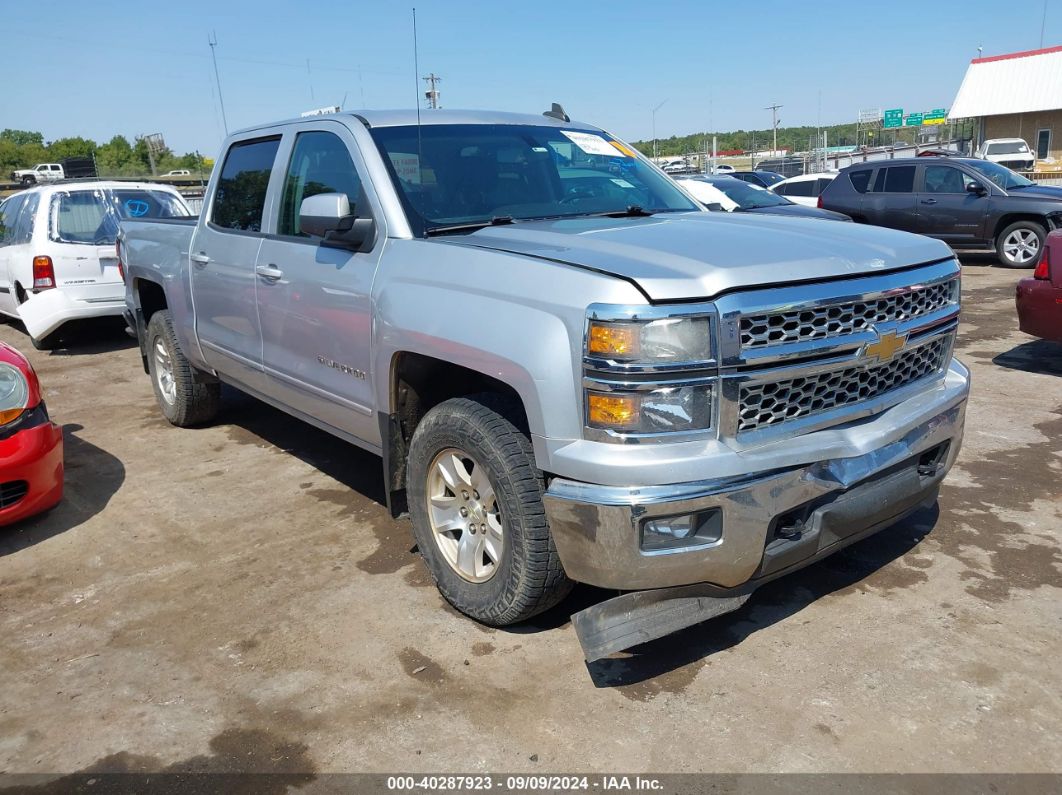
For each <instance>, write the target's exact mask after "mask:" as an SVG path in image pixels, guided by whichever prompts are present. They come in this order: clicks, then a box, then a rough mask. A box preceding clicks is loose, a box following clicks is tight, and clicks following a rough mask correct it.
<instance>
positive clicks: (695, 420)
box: [586, 384, 712, 434]
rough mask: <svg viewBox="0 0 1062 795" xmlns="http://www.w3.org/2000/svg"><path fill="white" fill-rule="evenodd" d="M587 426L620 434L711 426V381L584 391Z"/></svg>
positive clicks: (698, 428)
mask: <svg viewBox="0 0 1062 795" xmlns="http://www.w3.org/2000/svg"><path fill="white" fill-rule="evenodd" d="M586 409H587V418H586V420H587V425H588V426H589V427H591V428H597V429H599V430H603V431H614V432H616V433H622V434H642V433H680V432H687V433H688V432H690V431H703V430H707V429H709V428H711V427H712V387H711V385H710V384H688V385H682V386H656V387H653V388H650V389H642V390H638V391H633V390H632V391H620V390H616V389H615V388H614V389H612V390H610V391H600V390H595V389H592V388H588V389H587V390H586Z"/></svg>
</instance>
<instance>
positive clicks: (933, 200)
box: [922, 199, 937, 204]
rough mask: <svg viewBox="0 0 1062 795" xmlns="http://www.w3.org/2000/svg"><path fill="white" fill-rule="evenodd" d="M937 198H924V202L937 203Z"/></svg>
mask: <svg viewBox="0 0 1062 795" xmlns="http://www.w3.org/2000/svg"><path fill="white" fill-rule="evenodd" d="M936 203H937V200H936V199H922V204H936Z"/></svg>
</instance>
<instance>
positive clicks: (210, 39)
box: [207, 33, 310, 137]
mask: <svg viewBox="0 0 1062 795" xmlns="http://www.w3.org/2000/svg"><path fill="white" fill-rule="evenodd" d="M207 43H208V44H209V45H210V57H211V58H213V59H214V80H215V81H216V82H217V84H218V103H219V104H220V105H221V123H222V124H223V125H225V136H226V137H228V134H229V122H228V119H226V118H225V99H224V98H223V97H222V96H221V78H220V77H218V56H217V54H216V53H215V52H214V48H215V47H217V46H218V34H217V33H212V34H211V35H210V36H207ZM306 68H307V69H309V68H310V64H309V61H307V62H306Z"/></svg>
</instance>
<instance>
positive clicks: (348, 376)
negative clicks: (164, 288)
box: [257, 121, 384, 443]
mask: <svg viewBox="0 0 1062 795" xmlns="http://www.w3.org/2000/svg"><path fill="white" fill-rule="evenodd" d="M281 161H282V162H283V165H282V166H280V168H282V169H283V171H284V174H283V185H282V187H280V188H279V190H278V195H279V197H280V198H279V200H278V202H277V207H278V210H277V213H276V225H275V232H276V234H275V235H270V236H269V237H268V238H267V239H266V240H264V241H263V242H262V248H261V250H260V251H259V253H258V268H257V284H258V315H259V317H260V318H261V322H262V361H263V364H264V366H265V371H266V374H267V376H268V377H269V387H268V394H269V395H271V396H273V397H275V398H276V399H278V400H279V401H281V402H282V403H284V404H285V405H288V406H290V407H292V408H294V409H296V410H298V411H300V412H302V413H304V414H308V415H310V416H313V417H315V418H316V419H318V420H321V421H323V422H326V423H327V424H329V425H331V426H332V427H334V428H338V429H340V430H342V431H345V432H347V433H350V434H352V435H354V436H356V437H358V438H360V439H363V440H367V441H370V442H373V443H377V442H378V441H379V438H380V432H379V426H378V423H377V418H376V415H375V412H374V409H373V398H372V394H373V393H372V382H371V379H370V372H369V371H370V338H371V333H372V316H371V312H370V305H369V298H370V293H371V291H372V281H373V276H374V275H375V273H376V266H377V263H378V261H379V258H380V253H381V252H382V250H383V247H384V233H383V230H378V231H377V235H376V243H375V246H374V247H373V249H372V250H371V251H367V252H355V251H351V250H348V249H341V248H329V247H326V246H322V245H320V242H321V241H320V238H312V237H310V236H309V235H307V234H306V233H304V232H302V231H301V230H300V228H299V209H300V206H301V204H302V201H303V199H306V198H308V197H310V196H313V195H315V194H318V193H344V194H346V195H347V197H348V199H349V201H350V206H351V208H352V211H353V212H354V214H355V215H358V216H359V217H365V216H366V215H367V214H370V213H371V214H373V215H374V216H375V217H376V218H377V219H378V222H379V219H381V213H379V212H375V213H374V212H373V211H372V207H371V206H366V205H367V204H368V200H367V199H366V191H365V188H366V187H367V186H366V185H364V183H363V182H362V177H361V174H363V173H364V165H363V160H362V158H361V155H360V152H359V150H358V146H357V142H356V141H355V140H354V137H353V135H352V134H351V132H350V131H349V130H348V129H347V128H346V127H345V126H344V125H342V124H337V123H335V122H328V121H318V122H308V123H306V124H304V125H300V126H299V127H298V128H295V130H294V134H293V135H292V134H288V135H287V136H286V137H285V141H284V146H283V147H282V151H281Z"/></svg>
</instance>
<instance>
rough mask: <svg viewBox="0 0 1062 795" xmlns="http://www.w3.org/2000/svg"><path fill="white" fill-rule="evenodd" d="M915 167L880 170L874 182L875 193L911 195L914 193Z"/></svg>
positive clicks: (892, 167)
mask: <svg viewBox="0 0 1062 795" xmlns="http://www.w3.org/2000/svg"><path fill="white" fill-rule="evenodd" d="M914 177H915V167H914V166H889V167H888V168H879V169H878V176H877V178H876V179H875V180H874V192H875V193H911V192H913V191H914Z"/></svg>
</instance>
